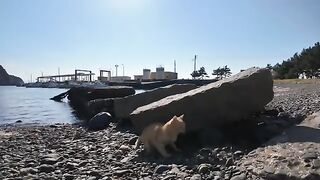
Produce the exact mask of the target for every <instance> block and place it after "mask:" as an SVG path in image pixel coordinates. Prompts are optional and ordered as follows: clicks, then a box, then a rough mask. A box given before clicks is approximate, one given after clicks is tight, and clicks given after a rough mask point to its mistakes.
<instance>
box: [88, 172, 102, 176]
mask: <svg viewBox="0 0 320 180" xmlns="http://www.w3.org/2000/svg"><path fill="white" fill-rule="evenodd" d="M89 174H90V175H91V176H95V177H100V176H101V174H100V172H99V171H91V172H90V173H89Z"/></svg>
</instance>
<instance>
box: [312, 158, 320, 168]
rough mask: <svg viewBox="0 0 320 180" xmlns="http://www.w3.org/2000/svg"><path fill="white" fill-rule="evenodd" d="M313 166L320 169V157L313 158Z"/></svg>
mask: <svg viewBox="0 0 320 180" xmlns="http://www.w3.org/2000/svg"><path fill="white" fill-rule="evenodd" d="M312 164H313V166H312V167H313V168H315V169H318V168H320V159H314V160H313V163H312Z"/></svg>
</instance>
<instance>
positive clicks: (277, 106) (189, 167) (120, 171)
mask: <svg viewBox="0 0 320 180" xmlns="http://www.w3.org/2000/svg"><path fill="white" fill-rule="evenodd" d="M274 91H275V98H274V100H273V101H272V102H270V103H269V104H268V105H267V111H266V112H265V113H264V114H263V115H262V116H257V117H254V118H253V119H254V120H257V122H259V124H261V123H262V124H263V123H264V124H267V125H266V126H262V127H260V126H259V127H260V128H262V129H259V130H256V131H254V133H256V135H259V132H260V135H261V134H268V133H269V134H270V136H267V137H264V138H265V139H263V141H264V143H262V142H261V139H260V141H258V144H257V145H260V147H258V148H257V147H256V146H247V145H248V144H250V143H254V141H255V140H256V139H255V138H253V139H254V140H252V138H251V139H250V138H248V137H243V136H241V134H245V133H244V131H243V129H241V128H243V127H241V126H240V127H239V129H235V130H234V129H233V130H232V131H231V130H229V131H226V133H229V136H231V137H238V136H239V137H238V138H235V140H236V142H237V143H234V142H232V141H229V140H226V139H227V138H222V139H223V140H226V141H224V142H223V143H219V144H218V145H217V144H207V145H204V144H198V143H195V141H194V139H192V137H184V140H182V141H181V142H178V143H180V144H178V145H180V147H181V148H182V152H176V153H174V154H173V156H172V158H169V159H164V158H161V157H159V156H158V155H146V154H145V152H144V151H143V150H142V149H141V148H140V149H134V148H133V146H134V143H135V141H136V138H137V135H136V134H134V133H132V129H131V127H120V126H118V124H111V125H110V127H109V128H107V129H105V130H101V131H87V130H86V129H85V128H84V127H81V126H79V125H68V124H56V125H47V126H3V127H0V139H1V141H0V179H23V178H24V179H28V178H29V179H192V180H196V179H216V180H218V179H231V180H244V179H286V178H287V179H316V178H318V176H316V175H317V174H319V168H320V166H319V158H320V156H319V155H320V154H319V153H318V152H320V147H319V142H314V141H313V142H296V143H293V142H281V144H278V143H273V144H272V143H271V144H270V140H272V139H273V136H276V135H281V132H282V131H283V130H285V129H286V128H288V127H290V126H291V125H292V124H295V123H299V122H300V121H301V120H302V119H303V118H304V117H306V116H307V115H310V114H312V113H313V112H317V111H319V110H320V106H319V105H318V100H320V98H319V97H318V94H320V92H319V91H320V85H317V84H308V85H306V84H303V85H300V84H296V85H275V88H274ZM234 128H237V127H234ZM254 128H256V127H254ZM217 131H219V130H217ZM261 132H263V133H261ZM271 132H272V133H271ZM218 135H220V136H221V135H224V134H223V133H219V134H218ZM248 136H249V137H250V136H252V134H250V135H248ZM319 137H320V136H319ZM210 138H211V137H210ZM239 138H243V139H239ZM181 139H183V138H181ZM319 139H320V138H319ZM220 140H221V139H220ZM233 140H234V139H233ZM268 142H269V144H268ZM260 143H262V144H260ZM279 143H280V142H279ZM251 145H252V144H251ZM270 152H273V153H270ZM283 167H284V168H283ZM295 170H296V173H295V174H293V173H292V172H295ZM298 170H299V171H298ZM301 171H302V172H301ZM279 172H280V173H279ZM266 174H268V176H267V175H266ZM273 174H277V176H273Z"/></svg>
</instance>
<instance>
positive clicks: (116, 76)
mask: <svg viewBox="0 0 320 180" xmlns="http://www.w3.org/2000/svg"><path fill="white" fill-rule="evenodd" d="M114 66H115V67H116V77H117V76H118V66H119V65H118V64H116V65H114Z"/></svg>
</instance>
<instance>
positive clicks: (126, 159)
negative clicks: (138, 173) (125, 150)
mask: <svg viewBox="0 0 320 180" xmlns="http://www.w3.org/2000/svg"><path fill="white" fill-rule="evenodd" d="M131 159H132V157H125V158H123V159H121V161H120V162H121V163H127V162H128V161H130V160H131Z"/></svg>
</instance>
